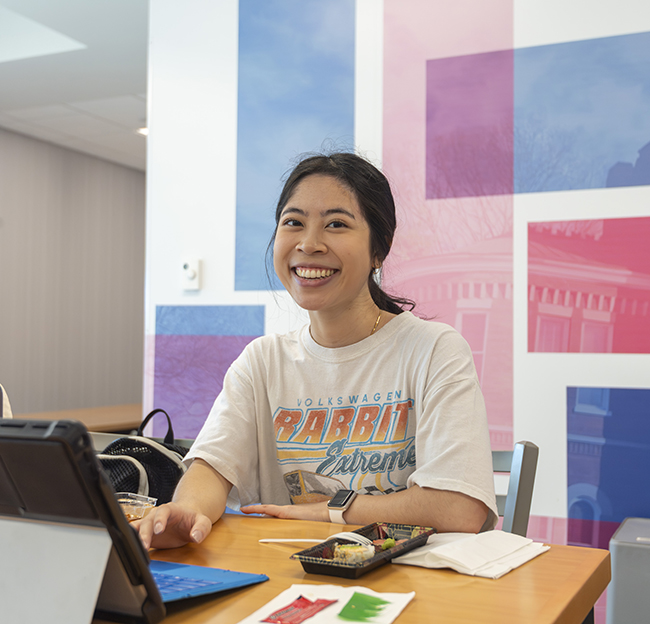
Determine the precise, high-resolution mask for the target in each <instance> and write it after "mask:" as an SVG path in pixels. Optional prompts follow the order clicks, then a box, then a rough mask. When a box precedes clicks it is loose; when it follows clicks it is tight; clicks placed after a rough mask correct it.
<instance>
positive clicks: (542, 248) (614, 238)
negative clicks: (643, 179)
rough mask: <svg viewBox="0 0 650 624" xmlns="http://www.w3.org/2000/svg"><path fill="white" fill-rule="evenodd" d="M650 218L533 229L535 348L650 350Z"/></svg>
mask: <svg viewBox="0 0 650 624" xmlns="http://www.w3.org/2000/svg"><path fill="white" fill-rule="evenodd" d="M648 240H650V217H636V218H625V219H596V220H581V221H554V222H543V223H531V224H529V226H528V351H529V352H552V353H650V247H648Z"/></svg>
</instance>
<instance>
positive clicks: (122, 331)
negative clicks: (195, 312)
mask: <svg viewBox="0 0 650 624" xmlns="http://www.w3.org/2000/svg"><path fill="white" fill-rule="evenodd" d="M0 189H2V191H1V195H0V380H2V384H3V385H4V386H5V388H6V390H7V392H8V394H9V397H10V400H11V404H12V408H13V412H14V414H15V415H19V414H22V413H31V412H40V411H51V410H62V409H77V408H84V407H99V406H106V405H117V404H124V403H138V402H140V401H141V396H142V334H143V321H142V319H143V304H144V302H143V296H142V293H143V288H144V271H143V265H144V199H145V197H144V194H145V177H144V174H143V173H141V172H139V171H136V170H134V169H129V168H126V167H122V166H120V165H116V164H113V163H109V162H106V161H103V160H100V159H98V158H94V157H92V156H87V155H84V154H81V153H78V152H73V151H70V150H67V149H64V148H61V147H57V146H54V145H51V144H49V143H44V142H42V141H39V140H36V139H33V138H30V137H26V136H23V135H20V134H15V133H13V132H9V131H6V130H2V129H0Z"/></svg>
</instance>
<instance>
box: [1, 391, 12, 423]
mask: <svg viewBox="0 0 650 624" xmlns="http://www.w3.org/2000/svg"><path fill="white" fill-rule="evenodd" d="M0 418H12V414H11V406H10V405H9V397H8V396H7V393H6V392H5V389H4V388H3V387H2V386H1V385H0Z"/></svg>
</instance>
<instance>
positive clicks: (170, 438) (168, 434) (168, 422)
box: [136, 408, 174, 444]
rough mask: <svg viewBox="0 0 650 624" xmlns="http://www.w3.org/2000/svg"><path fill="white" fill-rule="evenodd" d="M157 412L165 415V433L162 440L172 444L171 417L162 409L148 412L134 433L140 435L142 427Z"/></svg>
mask: <svg viewBox="0 0 650 624" xmlns="http://www.w3.org/2000/svg"><path fill="white" fill-rule="evenodd" d="M158 413H162V414H164V415H165V416H167V434H166V435H165V439H164V442H165V444H174V429H173V428H172V419H171V418H170V417H169V414H168V413H167V412H166V411H165V410H164V409H160V408H158V409H155V410H153V411H151V412H149V413H148V414H147V415H146V416H145V418H144V420H143V421H142V422H141V423H140V426H139V427H138V430H137V431H136V435H139V436H141V435H142V432H143V431H144V428H145V427H146V426H147V423H148V422H149V421H150V420H151V419H152V418H153V417H154V416H155V415H156V414H158Z"/></svg>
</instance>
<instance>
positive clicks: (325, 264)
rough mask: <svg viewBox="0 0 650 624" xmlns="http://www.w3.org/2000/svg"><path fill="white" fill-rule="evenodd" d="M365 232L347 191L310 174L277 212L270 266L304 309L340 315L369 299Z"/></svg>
mask: <svg viewBox="0 0 650 624" xmlns="http://www.w3.org/2000/svg"><path fill="white" fill-rule="evenodd" d="M372 263H373V262H372V258H371V252H370V228H369V227H368V223H367V222H366V220H365V219H364V217H363V215H362V213H361V208H360V207H359V204H358V202H357V199H356V197H355V195H354V193H353V192H352V191H350V190H349V189H348V188H346V187H345V186H343V185H341V184H340V183H339V182H338V181H337V180H335V179H334V178H332V177H330V176H325V175H310V176H308V177H306V178H304V179H303V180H302V181H301V182H300V183H299V184H298V186H297V187H296V190H295V192H294V194H293V195H292V197H291V198H290V199H289V201H288V202H287V204H286V205H285V207H284V208H283V210H282V213H281V215H280V220H279V222H278V227H277V231H276V234H275V243H274V246H273V266H274V268H275V272H276V273H277V274H278V277H279V278H280V281H281V282H282V284H283V285H284V287H285V288H286V289H287V291H288V292H289V294H290V295H291V296H292V297H293V299H294V301H295V302H296V303H297V304H298V305H299V306H300V307H301V308H304V309H305V310H310V311H334V312H342V311H345V310H347V309H349V308H350V307H353V306H354V305H355V304H359V303H366V302H367V301H368V300H369V298H370V292H369V290H368V275H369V274H370V271H371V270H372Z"/></svg>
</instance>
